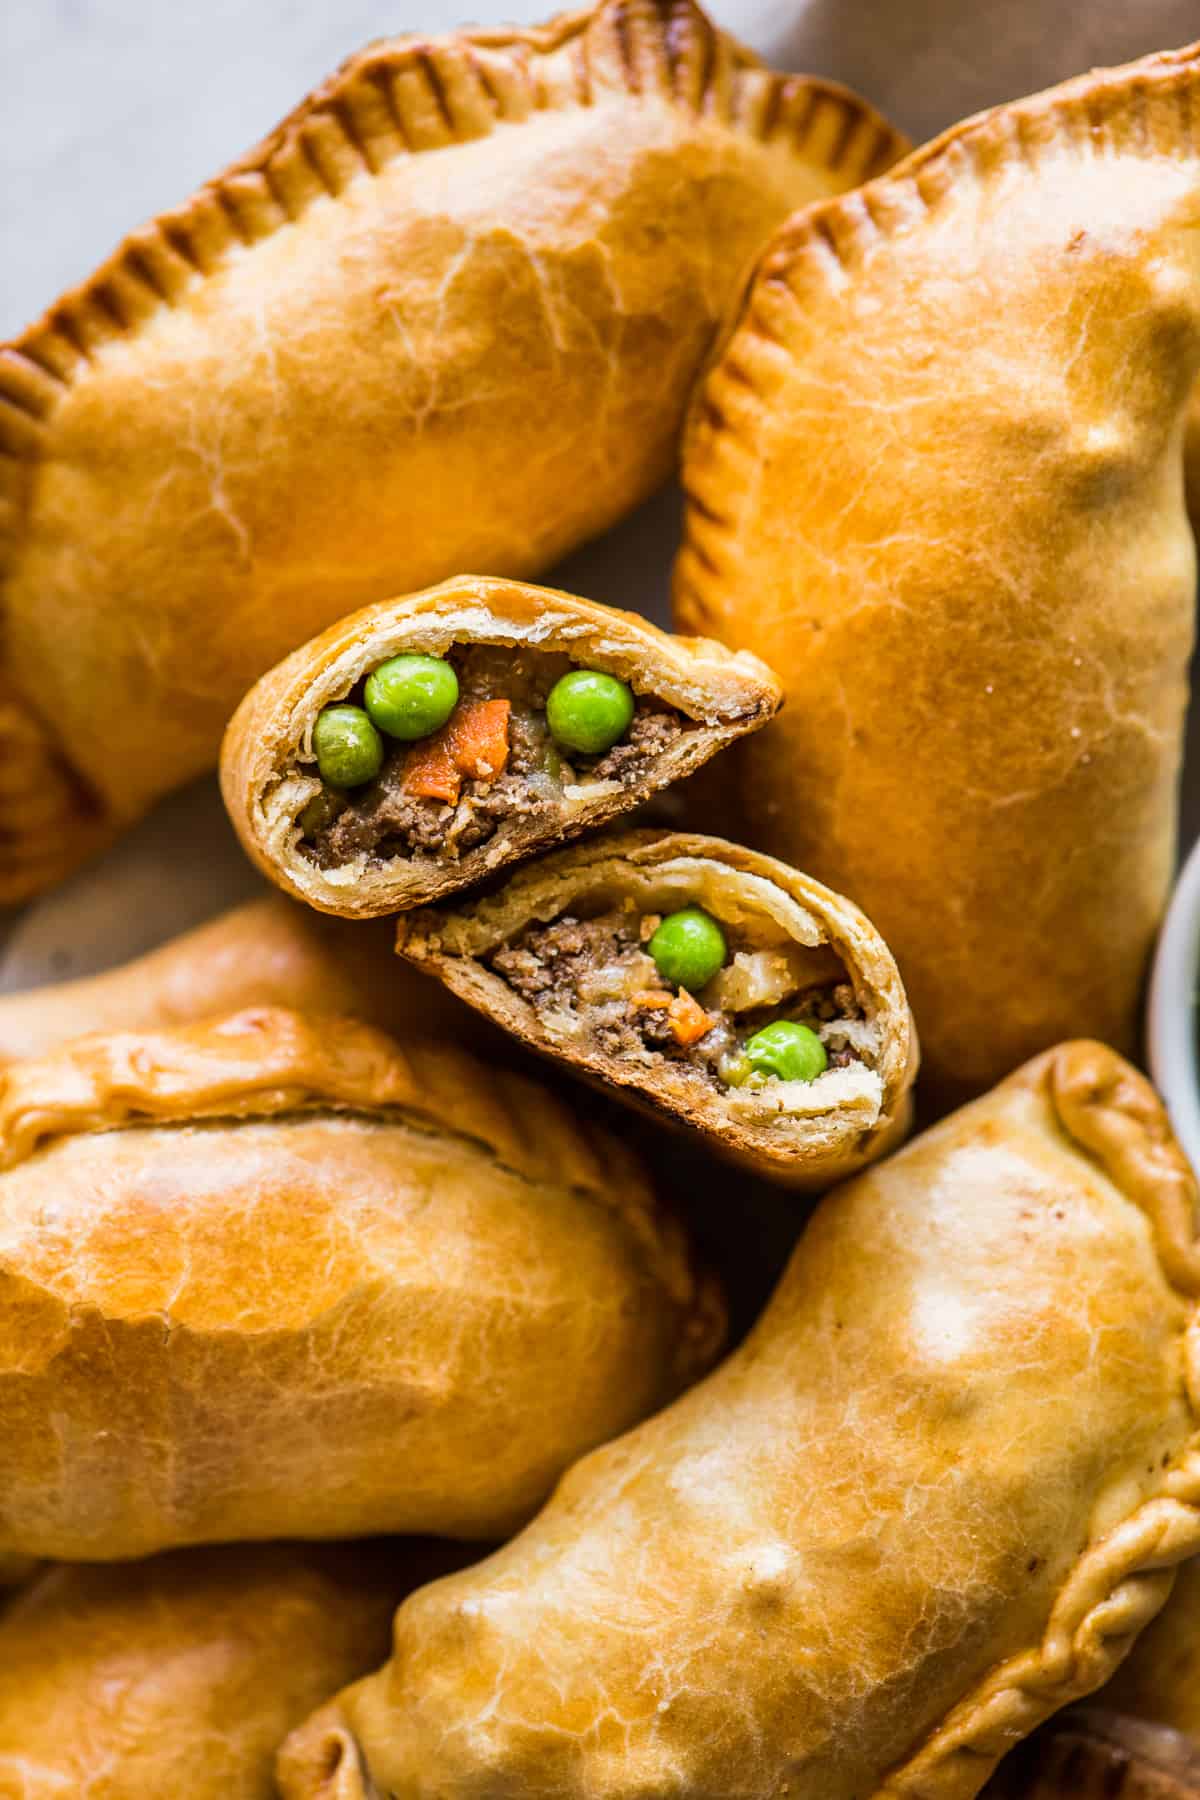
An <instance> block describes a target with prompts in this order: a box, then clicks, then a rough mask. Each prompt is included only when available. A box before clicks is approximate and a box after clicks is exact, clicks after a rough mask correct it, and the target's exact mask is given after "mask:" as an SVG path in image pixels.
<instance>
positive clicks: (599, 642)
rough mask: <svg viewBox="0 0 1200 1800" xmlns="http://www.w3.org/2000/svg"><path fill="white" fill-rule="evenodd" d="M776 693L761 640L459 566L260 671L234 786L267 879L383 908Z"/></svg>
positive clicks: (615, 809) (643, 794) (630, 795)
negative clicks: (724, 638)
mask: <svg viewBox="0 0 1200 1800" xmlns="http://www.w3.org/2000/svg"><path fill="white" fill-rule="evenodd" d="M581 684H582V685H581ZM782 698H783V696H782V693H781V692H780V689H779V685H778V683H777V682H776V680H775V678H774V676H773V675H772V674H771V672H770V670H769V669H767V668H765V667H764V665H763V664H762V663H760V662H759V661H758V659H757V657H753V656H747V655H744V654H739V655H736V656H731V655H730V653H729V651H728V650H726V649H725V648H724V646H723V645H720V644H713V643H706V642H705V641H704V640H703V639H688V638H676V637H672V636H670V634H669V633H667V632H665V631H660V630H659V629H658V627H657V626H656V625H651V624H650V623H649V622H648V621H647V620H646V619H642V618H639V617H638V616H637V615H636V614H635V613H627V612H618V611H616V610H615V609H614V608H613V607H609V606H597V605H595V604H594V603H593V602H592V601H590V600H580V599H578V598H577V597H576V596H575V595H573V594H561V593H556V592H554V591H553V590H552V589H550V588H538V587H530V586H529V585H528V584H527V583H525V582H521V581H503V580H491V579H483V578H480V577H476V576H460V577H459V578H458V579H457V580H454V581H447V582H443V583H442V585H441V586H440V587H436V588H431V589H429V590H428V591H427V592H426V593H423V594H412V595H409V596H407V597H405V598H403V599H400V600H387V601H384V602H382V604H380V605H376V606H368V607H366V608H364V610H363V611H362V612H359V613H354V614H353V615H352V616H351V617H350V618H348V619H342V620H341V621H340V622H339V623H338V624H336V625H333V626H331V627H330V629H329V630H328V631H326V632H325V633H323V635H322V636H321V637H319V638H316V639H314V641H313V642H312V643H311V644H306V645H304V646H303V648H302V649H300V650H297V651H295V652H294V654H293V655H291V656H289V657H288V658H287V659H286V661H284V662H282V663H280V664H279V666H278V668H276V669H272V670H271V672H270V673H269V674H267V675H264V676H263V678H262V680H261V681H260V682H259V683H258V684H257V686H256V687H254V688H252V689H251V691H250V693H249V694H248V695H247V696H246V698H245V700H244V701H243V702H242V704H241V706H240V707H239V708H238V710H237V712H236V713H235V715H234V717H233V720H232V722H231V723H230V726H229V730H228V732H227V733H226V737H225V745H224V748H223V750H222V753H221V785H222V789H223V792H224V795H225V804H226V806H227V807H228V809H229V815H230V817H231V818H232V820H233V822H234V825H235V826H236V827H237V832H238V836H239V837H240V838H241V840H242V843H243V845H244V846H245V848H246V850H247V852H248V853H249V855H250V856H251V857H252V858H253V859H254V861H255V862H256V863H257V864H258V866H259V867H260V868H261V869H262V870H263V871H264V873H265V874H267V875H269V876H270V877H271V879H272V881H274V882H276V883H278V885H279V886H280V887H282V888H285V889H286V890H287V891H288V892H290V893H292V894H295V895H297V896H298V897H299V898H300V899H302V900H307V901H308V903H309V904H310V905H311V906H315V907H319V908H320V909H321V910H322V911H323V912H334V913H340V914H342V915H343V916H345V917H377V916H379V915H380V914H383V913H394V912H398V911H400V910H403V909H405V908H408V907H412V906H417V905H420V904H421V903H422V902H424V901H428V900H433V899H436V898H438V897H439V896H441V895H444V894H447V893H452V892H454V891H456V890H457V889H459V888H461V887H465V886H467V885H468V884H469V883H471V882H473V881H477V880H479V879H480V878H481V877H482V876H484V875H487V874H491V873H493V872H494V871H495V870H497V869H502V868H504V867H506V865H507V864H509V863H511V862H513V861H515V860H517V859H518V858H521V857H527V856H530V855H532V854H533V853H534V852H536V851H538V850H542V849H544V848H545V847H546V846H547V845H548V844H553V843H557V842H561V841H562V840H563V839H565V838H571V837H575V836H577V835H578V834H579V833H580V832H582V831H586V830H588V829H590V828H591V827H594V826H597V825H602V824H604V823H606V822H607V821H608V820H611V819H613V818H615V817H617V816H619V815H620V814H622V813H625V812H628V811H629V810H630V808H631V807H634V806H636V805H637V804H638V803H639V802H640V801H642V800H645V799H647V798H648V797H649V796H650V795H651V794H652V793H654V792H655V791H656V790H657V789H659V788H662V787H665V786H666V785H667V784H668V783H670V782H672V781H676V780H678V779H679V778H680V777H681V776H684V775H689V774H691V773H692V771H693V770H695V769H697V768H699V767H700V765H701V764H702V763H704V762H706V761H707V759H708V758H709V757H710V756H712V755H713V754H714V752H715V751H717V750H720V749H722V748H723V747H724V746H725V745H727V744H729V743H731V742H732V741H733V740H734V739H735V738H737V737H740V736H741V735H742V734H743V733H744V732H747V731H753V730H755V729H756V728H757V727H758V726H760V725H762V724H765V722H766V721H767V720H768V719H769V718H770V717H771V715H772V714H773V713H774V712H775V711H776V710H777V709H778V707H779V705H780V702H781V701H782ZM376 719H387V720H389V721H390V722H391V724H392V726H393V731H389V730H388V729H387V728H386V726H383V727H380V726H377V725H376V724H375V722H374V721H375V720H376ZM330 721H332V725H333V733H334V735H333V738H332V745H331V748H326V747H325V746H323V745H322V740H321V735H320V734H321V731H322V728H323V727H324V726H325V725H326V724H327V723H329V722H330ZM422 726H423V727H427V729H421V730H418V729H415V727H422ZM343 728H344V730H345V731H348V732H349V734H350V738H349V743H347V741H346V739H345V737H344V736H343ZM401 732H403V733H404V735H402V736H401V735H398V734H399V733H401ZM585 746H590V747H585ZM347 758H349V761H347ZM348 778H353V779H348Z"/></svg>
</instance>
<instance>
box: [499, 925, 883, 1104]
mask: <svg viewBox="0 0 1200 1800" xmlns="http://www.w3.org/2000/svg"><path fill="white" fill-rule="evenodd" d="M657 925H658V916H657V915H655V914H641V913H639V912H638V911H637V910H636V909H634V908H632V907H630V908H628V909H619V910H613V911H612V912H606V913H601V914H599V915H598V916H597V917H596V918H592V919H578V918H575V917H573V916H572V915H570V914H565V915H564V916H563V917H562V918H561V919H556V920H555V921H554V922H553V923H552V924H550V925H530V926H527V927H526V928H525V930H524V931H523V932H521V933H520V935H519V936H518V937H516V938H514V939H513V941H512V942H511V943H509V944H507V945H505V947H504V948H503V949H501V950H497V951H495V952H494V953H493V954H492V956H491V957H490V959H489V966H490V968H491V969H492V970H493V971H494V972H495V973H496V974H497V975H499V976H501V977H502V979H503V980H504V981H506V982H507V983H508V985H509V987H511V988H512V989H513V990H514V991H515V992H516V993H518V994H520V995H521V996H522V998H523V999H525V1000H528V1001H529V1002H530V1004H531V1005H532V1006H533V1007H534V1008H535V1009H536V1010H538V1011H539V1012H543V1013H551V1012H554V1013H559V1014H563V1013H574V1014H577V1015H580V1016H586V1023H587V1030H588V1033H589V1035H590V1036H591V1039H592V1041H593V1043H594V1044H595V1045H596V1046H597V1048H598V1049H600V1050H602V1051H603V1052H605V1053H606V1054H608V1055H611V1056H623V1055H629V1054H630V1053H631V1052H634V1053H636V1052H638V1051H641V1050H644V1049H647V1048H649V1049H652V1050H655V1051H657V1052H659V1053H660V1054H661V1055H663V1056H666V1057H668V1058H669V1059H670V1060H672V1061H675V1062H683V1063H686V1064H688V1065H690V1066H691V1067H693V1068H695V1069H696V1070H698V1071H699V1072H701V1073H703V1074H705V1075H707V1076H708V1077H709V1078H710V1079H712V1080H713V1081H714V1082H715V1083H716V1084H718V1085H721V1086H724V1085H725V1082H724V1079H723V1075H722V1069H723V1067H725V1066H727V1063H728V1061H729V1060H730V1059H732V1058H733V1057H735V1056H736V1055H737V1053H738V1051H739V1049H740V1047H741V1045H742V1044H743V1043H744V1042H745V1040H746V1038H748V1037H750V1036H752V1035H753V1034H754V1033H755V1032H756V1031H759V1030H761V1029H762V1027H763V1026H764V1025H769V1024H771V1023H773V1022H774V1021H775V1020H776V1019H794V1020H796V1021H798V1022H799V1023H801V1024H804V1025H808V1026H810V1027H811V1028H812V1029H813V1030H814V1031H815V1032H816V1033H817V1035H818V1036H819V1037H820V1038H821V1039H822V1040H823V1041H824V1043H825V1047H826V1053H827V1055H828V1057H829V1067H830V1068H831V1069H840V1068H846V1067H847V1066H848V1065H850V1064H851V1063H857V1062H860V1061H861V1060H862V1059H861V1057H860V1055H859V1054H858V1052H857V1051H856V1050H855V1049H854V1048H853V1046H852V1043H850V1042H847V1036H849V1038H850V1039H853V1038H854V1037H855V1036H856V1035H857V1034H856V1032H855V1029H854V1027H855V1025H858V1026H859V1029H860V1030H861V1024H862V1019H863V1014H862V1009H861V1007H860V1006H859V1005H858V1002H857V1000H856V998H855V994H854V989H853V988H852V986H851V985H850V983H849V982H847V981H844V980H843V981H835V982H822V983H821V984H820V985H817V986H813V987H805V988H802V989H800V990H798V991H797V992H795V993H793V994H791V995H789V996H787V997H786V998H784V999H782V1000H780V1001H779V1002H778V1003H777V1004H774V1005H770V1006H763V1007H753V1008H749V1009H746V1010H738V1011H733V1010H730V1009H726V1008H724V1007H722V1006H720V1005H714V1004H713V1003H712V1000H711V997H710V998H707V999H706V998H705V995H704V994H702V995H701V996H700V997H699V1001H696V1000H695V999H694V998H692V997H689V996H686V995H685V996H683V997H682V1005H677V1006H676V1007H674V1008H673V1007H668V1006H664V1005H663V1004H662V1003H661V995H662V993H663V991H664V990H665V989H666V987H667V984H665V983H664V982H663V979H662V977H661V976H660V975H659V973H658V970H657V969H656V967H655V965H654V963H653V961H652V960H651V958H650V957H649V956H648V955H647V954H646V949H645V946H646V943H647V942H648V940H649V939H650V937H651V936H652V935H653V933H654V930H655V928H656V926H657ZM727 935H728V934H727ZM729 947H730V953H731V956H733V955H736V953H737V951H738V950H754V949H756V948H757V946H755V945H752V944H738V943H737V942H736V941H735V940H734V939H733V938H732V937H731V938H730V945H729ZM707 992H708V990H706V993H707ZM651 996H657V997H658V998H657V999H656V1002H655V1003H654V1004H648V999H649V997H651ZM673 998H676V996H675V995H674V994H673ZM693 1005H699V1007H700V1008H701V1010H702V1011H703V1013H704V1014H705V1015H706V1016H707V1018H708V1019H709V1020H710V1021H711V1023H710V1024H709V1025H708V1027H707V1028H706V1029H703V1030H702V1031H701V1032H700V1035H696V1036H692V1033H693V1032H695V1031H697V1030H698V1025H697V1023H695V1022H693V1020H694V1015H693V1014H692V1013H691V1011H690V1007H691V1006H693ZM685 1039H687V1040H690V1041H683V1040H685Z"/></svg>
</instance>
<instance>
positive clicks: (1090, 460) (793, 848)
mask: <svg viewBox="0 0 1200 1800" xmlns="http://www.w3.org/2000/svg"><path fill="white" fill-rule="evenodd" d="M1197 121H1200V49H1191V50H1185V51H1180V52H1178V53H1175V54H1171V55H1164V56H1158V57H1151V58H1149V59H1148V60H1146V61H1144V62H1140V63H1135V64H1134V65H1132V66H1131V67H1129V68H1126V69H1118V70H1115V71H1112V72H1104V71H1100V72H1098V73H1095V74H1092V75H1088V76H1084V77H1082V78H1081V79H1080V80H1077V81H1073V82H1069V83H1067V84H1066V86H1064V87H1061V88H1057V89H1055V90H1054V91H1052V92H1050V93H1048V94H1043V95H1040V96H1038V97H1036V98H1034V99H1030V100H1022V101H1017V102H1015V103H1014V104H1012V105H1010V106H1004V107H1001V108H999V109H998V110H997V111H995V112H991V113H987V114H984V115H982V116H981V117H980V118H977V119H974V120H969V121H968V122H967V123H966V124H963V125H959V126H957V127H956V128H955V129H954V130H952V131H950V132H948V133H947V134H946V135H945V136H944V137H942V138H940V139H938V140H937V141H936V142H935V143H933V144H932V145H930V146H929V147H927V148H926V149H923V150H920V151H918V152H916V153H915V154H914V155H913V156H912V157H910V158H909V159H908V160H907V161H906V162H905V163H903V164H902V165H901V166H900V167H899V168H898V169H897V170H896V171H895V172H894V173H893V174H891V175H889V176H887V177H885V178H884V179H883V180H881V181H878V182H875V183H872V184H871V185H869V186H867V187H865V188H863V189H862V191H861V192H860V193H857V194H854V195H851V196H848V197H847V198H846V199H845V200H839V201H833V202H830V203H829V204H825V205H821V206H818V207H815V208H811V209H809V210H808V211H806V212H803V213H801V214H799V215H798V216H797V217H796V218H795V219H794V220H792V221H791V222H790V223H789V224H788V225H787V226H785V227H784V228H783V230H782V231H781V232H780V233H779V234H778V235H777V237H776V238H775V240H774V242H773V244H772V245H771V246H770V248H769V249H768V250H767V251H766V252H765V253H764V256H763V259H762V261H761V262H760V264H759V266H758V270H757V273H756V275H755V277H754V279H753V281H752V282H751V284H750V286H749V288H748V291H747V293H746V295H745V298H744V300H743V303H742V305H741V308H740V311H739V312H738V315H737V317H736V319H735V320H734V321H733V323H732V325H731V327H730V329H729V332H728V335H727V338H726V341H725V344H724V348H723V350H722V352H721V354H720V356H719V357H718V359H717V361H716V363H715V366H714V367H713V369H712V371H711V373H710V374H709V375H708V377H707V379H706V381H705V382H704V383H703V385H702V388H701V390H700V392H699V393H698V395H697V399H696V403H695V407H694V410H693V412H692V415H691V420H690V427H689V431H688V436H687V441H686V449H685V485H686V487H687V491H688V495H689V506H688V519H687V541H686V545H685V547H684V549H683V551H682V553H681V556H680V560H679V564H678V568H677V611H678V617H679V619H680V621H681V623H682V625H683V627H684V628H685V629H687V630H694V631H705V632H712V633H713V634H714V635H715V636H717V637H720V638H723V639H724V640H725V641H726V642H727V643H730V644H738V645H744V646H745V647H747V648H749V649H752V650H755V651H757V652H758V653H759V654H760V655H761V656H764V657H765V658H766V659H767V660H768V661H769V662H770V663H771V665H772V667H774V668H775V669H776V670H777V671H778V673H779V675H780V677H781V679H782V680H783V683H784V686H785V688H786V690H787V694H788V706H787V708H786V711H785V712H784V714H783V715H782V717H781V719H780V720H779V722H778V723H777V724H775V725H773V726H772V727H771V728H770V729H769V730H768V731H767V732H765V733H763V734H762V736H761V738H759V739H757V740H756V741H755V742H753V743H752V744H750V745H748V746H747V747H746V752H745V756H744V758H743V760H742V765H741V799H742V804H743V809H744V814H745V818H746V820H747V829H748V831H749V832H750V833H751V838H752V841H753V842H757V843H761V845H762V846H763V847H764V848H765V849H768V850H771V851H773V852H775V853H776V854H777V855H780V856H785V857H787V858H788V859H789V860H790V861H793V862H796V863H798V864H799V865H800V866H801V867H802V868H805V869H809V870H811V871H812V873H813V874H814V875H816V876H817V877H818V878H819V879H820V880H822V881H826V882H828V883H829V884H830V885H831V886H832V887H835V888H837V889H838V890H839V891H840V892H843V893H846V894H848V895H850V897H851V898H852V899H853V900H855V901H857V902H858V904H859V905H860V906H862V907H864V908H865V909H866V911H867V912H868V914H869V915H870V916H871V918H872V919H874V921H875V923H876V924H877V925H878V927H879V929H880V931H881V932H882V933H883V934H884V936H885V937H886V939H887V941H888V943H889V944H890V945H891V947H892V950H893V951H894V952H895V955H896V960H897V962H898V963H899V965H900V971H901V974H902V975H903V977H904V980H905V983H906V985H907V987H908V991H909V996H910V998H911V1000H912V1005H913V1011H914V1012H915V1014H916V1017H917V1020H918V1022H919V1024H920V1028H921V1040H922V1047H923V1051H924V1055H925V1071H926V1075H927V1076H928V1077H929V1079H930V1083H931V1086H932V1087H933V1088H934V1089H935V1090H936V1091H937V1093H938V1095H939V1096H940V1097H941V1098H942V1099H943V1100H946V1099H953V1098H955V1097H956V1096H960V1097H961V1096H962V1095H964V1094H966V1093H967V1092H970V1091H975V1090H978V1089H980V1088H982V1087H984V1086H986V1085H987V1084H988V1083H989V1082H991V1081H992V1080H994V1079H995V1078H996V1077H997V1076H999V1075H1002V1074H1004V1073H1005V1072H1006V1071H1007V1070H1009V1069H1011V1068H1012V1067H1014V1066H1015V1065H1016V1064H1017V1063H1018V1062H1019V1061H1021V1060H1022V1059H1023V1058H1025V1057H1026V1056H1029V1055H1032V1054H1033V1053H1034V1052H1036V1051H1038V1050H1040V1049H1043V1048H1045V1047H1046V1046H1047V1045H1049V1044H1051V1043H1053V1042H1055V1041H1056V1040H1057V1039H1058V1038H1060V1037H1066V1036H1073V1035H1076V1034H1079V1033H1085V1034H1091V1035H1095V1036H1097V1037H1102V1038H1104V1039H1106V1040H1108V1041H1112V1042H1114V1043H1116V1044H1117V1046H1118V1047H1119V1048H1127V1047H1129V1046H1131V1045H1132V1043H1133V1042H1134V1039H1135V1033H1136V1023H1137V1017H1138V1009H1139V997H1140V991H1141V984H1142V978H1143V974H1144V971H1145V964H1146V958H1147V952H1148V950H1149V948H1150V944H1151V941H1152V939H1153V936H1154V932H1155V928H1156V926H1157V923H1158V920H1159V916H1160V914H1161V911H1162V906H1163V901H1164V897H1165V894H1166V891H1167V887H1168V883H1169V881H1170V876H1171V869H1172V857H1173V850H1174V838H1175V814H1176V777H1177V774H1178V769H1179V759H1180V746H1181V728H1182V722H1183V714H1184V707H1185V704H1186V699H1187V680H1186V676H1187V664H1188V656H1189V652H1190V648H1191V643H1192V613H1193V602H1194V593H1195V581H1196V565H1195V553H1194V548H1193V542H1192V536H1191V533H1190V532H1189V530H1188V525H1187V519H1186V517H1185V512H1184V505H1183V482H1182V466H1181V442H1182V435H1183V425H1184V415H1185V411H1186V409H1187V405H1188V399H1189V395H1190V394H1191V391H1192V385H1193V381H1194V378H1195V375H1196V370H1197V365H1198V363H1200V235H1198V234H1197V231H1196V229H1195V226H1196V222H1197V219H1198V218H1200V135H1198V126H1197Z"/></svg>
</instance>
